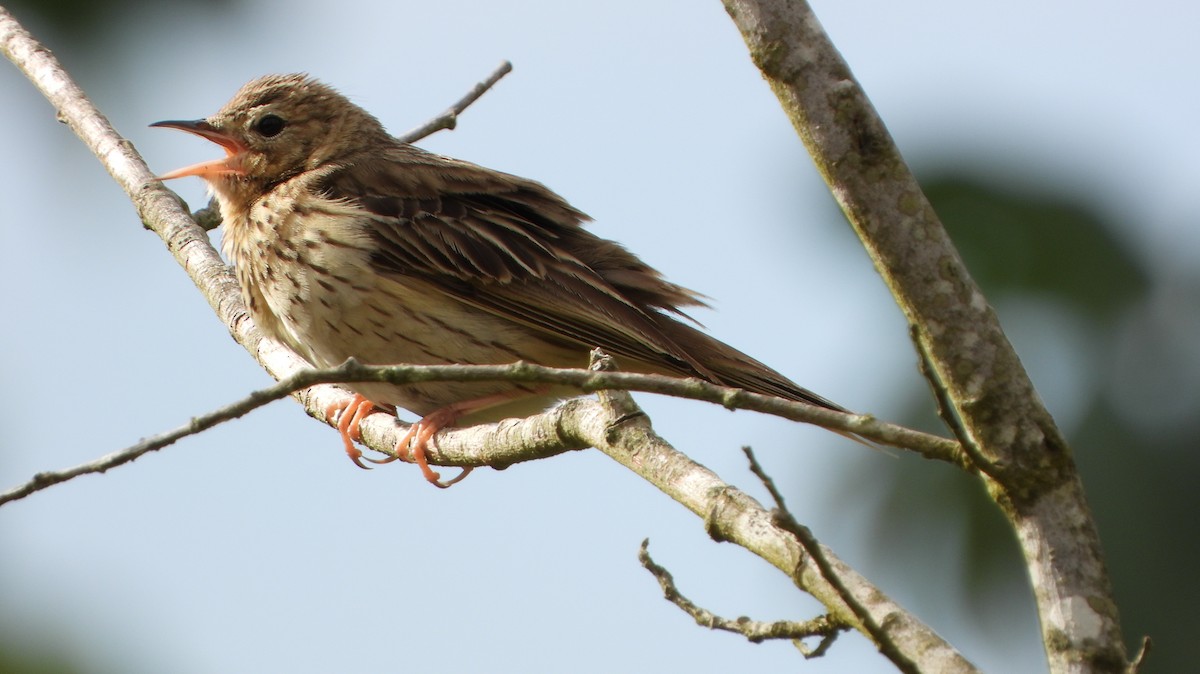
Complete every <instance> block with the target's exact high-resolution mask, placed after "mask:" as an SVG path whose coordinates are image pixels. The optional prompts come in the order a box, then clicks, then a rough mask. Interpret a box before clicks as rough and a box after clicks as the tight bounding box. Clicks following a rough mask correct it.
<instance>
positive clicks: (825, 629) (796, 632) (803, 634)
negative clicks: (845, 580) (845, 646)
mask: <svg viewBox="0 0 1200 674" xmlns="http://www.w3.org/2000/svg"><path fill="white" fill-rule="evenodd" d="M638 561H639V562H641V563H642V566H643V567H644V568H645V569H646V570H647V571H649V572H650V574H651V575H652V576H654V579H655V580H657V581H658V586H659V587H661V588H662V591H663V596H664V597H665V598H666V600H667V601H669V602H671V603H672V604H674V605H675V606H677V607H679V609H680V610H681V611H683V612H684V613H686V614H688V615H689V616H691V617H692V619H693V620H695V621H696V624H697V625H700V626H701V627H707V628H709V629H710V630H724V631H726V632H733V633H735V634H740V635H742V636H744V637H746V639H747V640H749V641H751V642H753V643H756V644H757V643H760V642H763V641H766V640H768V639H790V640H791V641H792V642H794V643H795V644H796V647H797V648H800V649H801V650H800V652H801V653H803V654H804V657H805V658H815V657H820V656H822V655H824V654H825V651H827V650H828V649H829V646H830V645H831V644H832V643H833V642H834V640H836V639H837V635H838V634H839V633H841V632H842V631H843V630H847V629H849V628H850V626H849V625H846V624H843V623H840V622H838V621H836V620H834V619H833V618H832V616H829V615H823V616H819V617H817V618H813V619H812V620H805V621H796V620H776V621H774V622H764V621H761V620H751V619H749V618H746V617H741V618H735V619H732V620H731V619H729V618H722V617H721V616H719V615H716V614H715V613H713V612H712V611H709V610H708V609H705V608H702V607H700V606H697V605H696V604H695V603H694V602H693V601H692V600H690V599H688V598H687V597H685V596H684V595H683V593H682V592H680V591H679V588H678V587H676V586H675V578H674V577H673V576H672V575H671V572H670V571H668V570H666V569H665V568H663V567H662V566H660V565H659V564H657V563H656V562H655V561H654V560H653V559H651V557H650V539H648V538H647V539H646V540H644V541H642V547H641V548H640V549H639V550H638ZM808 637H821V643H820V645H818V646H817V648H815V649H812V650H809V649H808V648H806V647H805V646H804V644H803V642H802V641H801V640H802V639H806V638H808Z"/></svg>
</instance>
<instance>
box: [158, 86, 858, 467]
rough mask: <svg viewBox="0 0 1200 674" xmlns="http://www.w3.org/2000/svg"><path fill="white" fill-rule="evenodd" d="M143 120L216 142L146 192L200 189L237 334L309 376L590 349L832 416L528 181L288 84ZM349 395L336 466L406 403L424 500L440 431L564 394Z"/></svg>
mask: <svg viewBox="0 0 1200 674" xmlns="http://www.w3.org/2000/svg"><path fill="white" fill-rule="evenodd" d="M152 126H160V127H169V128H175V129H182V130H184V131H189V132H191V133H194V134H196V135H199V136H201V137H204V138H207V139H208V140H210V141H213V142H215V143H216V144H218V145H220V146H221V147H222V148H224V150H225V155H226V156H225V157H224V158H221V159H217V160H213V161H208V162H203V163H200V164H195V165H193V166H188V167H186V168H182V169H179V170H176V171H172V172H170V173H167V174H165V175H163V176H162V179H163V180H167V179H171V178H181V177H184V176H199V177H201V178H203V179H204V180H206V181H207V182H208V184H209V186H210V188H211V190H212V192H213V193H214V194H215V196H216V199H217V202H218V204H219V206H220V210H221V217H222V221H223V226H224V228H225V230H224V235H223V249H224V252H225V255H226V257H227V258H228V259H229V260H230V261H231V262H232V263H233V266H234V268H235V270H236V272H237V278H238V281H239V282H240V285H241V289H242V297H243V299H244V300H245V303H246V306H247V308H248V309H249V312H250V315H251V316H252V317H253V319H254V322H255V323H256V324H257V325H258V327H259V328H260V329H261V330H262V331H263V332H264V333H266V334H267V335H268V336H270V337H272V338H274V339H276V340H278V341H280V342H282V343H284V344H286V345H287V346H289V347H290V348H291V349H292V350H294V351H295V352H296V353H297V354H299V355H300V356H301V357H302V358H303V359H304V360H306V361H308V362H309V363H311V364H312V365H314V366H316V367H330V366H334V365H338V364H340V363H342V362H343V361H345V360H346V359H347V358H349V357H354V358H356V359H358V360H359V361H361V362H364V363H369V364H375V365H385V364H397V363H418V364H447V363H469V364H499V363H511V362H514V361H518V360H524V361H528V362H532V363H540V364H543V365H549V366H555V367H584V366H586V364H587V359H588V352H589V350H590V349H592V348H593V347H600V348H601V349H603V350H604V351H605V352H607V353H609V354H611V355H613V356H615V357H616V358H617V360H618V362H619V363H620V365H621V367H622V368H623V369H626V370H631V371H636V372H650V373H660V374H668V375H676V376H683V377H699V378H701V379H704V380H707V381H710V382H713V383H716V384H721V385H725V386H732V387H738V388H743V389H746V390H748V391H752V392H755V393H763V394H767V395H773V396H779V397H782V398H786V399H789V400H795V401H801V402H805V403H809V404H812V405H817V406H820V407H825V408H829V409H834V410H842V408H840V407H838V406H837V405H835V404H833V403H831V402H829V401H828V400H826V399H824V398H822V397H820V396H818V395H816V394H814V393H812V392H811V391H808V390H806V389H804V388H801V387H800V386H797V385H796V384H795V383H793V382H791V381H790V380H788V379H787V378H786V377H784V376H783V375H781V374H779V373H778V372H776V371H774V370H772V369H771V368H769V367H767V366H766V365H763V364H762V363H760V362H758V361H757V360H754V359H753V358H751V357H749V356H747V355H745V354H743V353H741V352H740V351H738V350H736V349H734V348H732V347H730V346H728V345H726V344H723V343H722V342H719V341H717V340H716V339H713V338H712V337H709V336H708V335H706V334H705V333H703V332H701V331H700V330H698V329H696V328H695V327H692V326H691V325H689V324H688V323H685V322H683V321H682V320H680V319H681V318H686V316H684V315H683V313H682V311H681V308H683V307H688V306H695V305H701V304H703V303H702V302H701V301H700V299H699V298H698V296H697V295H696V293H694V292H692V291H690V290H688V289H686V288H683V287H680V286H678V285H675V284H673V283H670V282H669V281H666V280H665V279H663V277H662V276H661V275H660V274H659V273H658V272H657V271H655V270H654V269H652V268H651V267H650V266H648V265H646V264H645V263H644V262H642V261H641V260H640V259H638V258H637V257H636V256H634V255H633V254H632V253H630V252H629V251H627V250H626V249H625V248H623V247H622V246H621V245H620V244H618V243H615V242H613V241H609V240H607V239H603V238H600V237H598V236H596V235H595V234H592V233H591V232H589V231H587V230H586V229H584V228H583V227H582V224H583V223H584V222H586V221H587V220H588V217H587V216H586V215H584V214H583V213H581V212H580V211H578V210H576V209H575V208H573V207H572V206H571V205H570V204H568V203H567V202H566V201H565V200H563V198H562V197H560V196H558V195H557V194H555V193H554V192H551V191H550V190H549V189H547V188H546V187H544V186H543V185H542V184H540V183H537V182H534V181H532V180H526V179H524V178H519V177H517V176H513V175H509V174H506V173H501V172H499V171H493V170H491V169H487V168H483V167H481V166H477V165H475V164H470V163H468V162H464V161H459V160H457V159H451V158H448V157H442V156H439V155H436V154H431V153H429V152H426V151H424V150H421V149H419V148H416V147H414V146H412V145H408V144H405V143H403V142H400V141H398V140H396V139H395V138H393V137H392V136H391V135H389V134H388V133H387V131H385V130H384V128H383V125H382V124H380V123H379V121H378V120H377V119H375V117H373V116H371V115H370V114H369V113H368V112H367V111H365V110H363V109H362V108H360V107H358V106H357V105H355V104H353V103H351V102H350V101H349V100H348V99H346V98H345V97H344V96H342V95H341V94H339V93H337V92H336V91H334V90H333V89H332V88H330V87H328V86H326V85H324V84H322V83H320V82H317V81H315V80H313V79H311V78H309V77H307V76H305V75H271V76H267V77H262V78H259V79H256V80H254V81H252V82H250V83H248V84H246V85H245V86H244V87H242V89H241V90H240V91H238V92H237V94H236V95H235V96H234V97H233V99H232V100H231V101H229V103H228V104H226V105H225V107H224V108H222V109H221V110H220V111H219V112H217V113H216V114H215V115H213V116H211V117H209V118H207V119H202V120H195V121H164V122H157V123H156V124H153V125H152ZM349 388H350V389H351V390H352V391H354V392H355V394H356V395H355V397H354V399H353V401H352V402H351V403H349V404H348V405H346V406H345V407H342V408H341V409H340V410H339V409H337V408H331V409H330V410H328V415H327V416H328V417H329V418H333V415H334V414H335V413H338V412H339V411H340V414H341V417H340V419H339V424H338V428H339V431H340V432H341V434H342V437H343V440H344V443H345V447H346V452H347V454H349V455H350V458H351V459H353V461H354V462H355V463H356V464H357V465H359V466H360V467H364V468H365V467H366V466H365V465H364V464H363V463H362V459H363V458H364V457H363V456H362V453H361V452H360V451H359V450H358V449H357V448H356V447H355V446H354V442H353V440H357V439H359V438H358V423H359V421H360V420H361V419H362V418H363V417H364V416H365V415H366V414H368V413H370V412H371V411H372V410H373V409H374V408H375V407H382V408H385V409H388V410H394V408H403V409H406V410H409V411H411V412H414V413H416V414H418V415H422V416H423V418H422V419H421V421H419V422H418V423H417V424H415V425H414V426H413V427H412V429H410V431H409V432H408V434H407V435H406V436H405V437H404V439H402V440H401V441H400V443H399V444H398V445H397V447H396V454H397V455H398V456H405V457H408V458H409V459H410V460H412V461H413V462H415V463H417V464H418V465H419V466H420V467H421V470H422V472H423V473H424V475H425V477H426V478H427V479H428V480H429V481H430V482H432V483H434V484H437V485H439V486H448V485H447V484H446V483H442V482H441V481H440V476H439V475H438V474H437V473H435V472H433V470H432V469H430V468H429V465H428V462H427V460H426V445H427V443H428V442H429V441H430V439H431V438H432V437H433V434H434V433H436V432H437V431H438V430H440V429H441V428H443V427H445V426H447V425H451V424H454V423H456V422H468V423H473V422H478V421H488V420H494V419H499V418H504V417H505V416H516V415H526V414H531V413H534V412H537V411H540V410H541V409H543V408H544V407H545V406H547V405H548V404H549V403H550V402H552V401H553V400H555V399H559V398H563V397H566V396H568V395H570V391H566V390H555V389H553V388H550V387H546V386H535V385H528V384H521V383H515V382H506V381H496V382H471V383H458V382H432V383H420V384H407V385H403V386H399V385H392V384H381V383H355V384H350V385H349ZM367 460H369V461H374V462H376V463H384V462H386V461H390V460H392V459H391V458H388V459H384V460H375V459H367ZM464 474H465V471H464ZM461 477H462V476H459V477H458V478H456V479H455V480H454V481H457V480H458V479H461Z"/></svg>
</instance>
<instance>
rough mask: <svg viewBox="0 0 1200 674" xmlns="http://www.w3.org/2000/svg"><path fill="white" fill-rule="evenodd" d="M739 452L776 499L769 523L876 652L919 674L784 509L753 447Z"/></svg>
mask: <svg viewBox="0 0 1200 674" xmlns="http://www.w3.org/2000/svg"><path fill="white" fill-rule="evenodd" d="M742 451H743V452H745V454H746V458H747V459H749V461H750V472H752V473H754V475H755V476H756V477H758V479H759V480H760V481H761V482H762V483H763V486H764V487H766V488H767V491H768V492H770V493H771V498H772V499H773V500H774V501H775V509H774V510H772V511H771V522H772V523H774V524H775V525H776V526H778V527H779V528H780V529H783V530H784V531H787V532H788V533H790V534H792V535H793V536H795V537H796V541H797V542H799V543H800V547H802V548H804V552H805V554H807V555H808V556H809V558H810V559H812V561H813V563H814V564H815V565H816V566H817V569H818V570H819V571H820V573H821V577H822V578H824V579H825V582H827V583H829V585H830V586H831V587H833V589H834V590H835V591H836V592H837V594H838V596H839V597H840V598H841V600H842V601H843V602H845V604H846V606H847V607H849V608H850V611H851V612H852V613H853V614H854V617H855V618H856V619H857V620H858V622H859V624H861V625H862V628H863V631H865V632H866V633H867V636H869V637H871V640H872V641H874V642H875V644H876V645H877V646H878V647H879V651H880V652H881V653H883V655H884V656H886V657H887V658H888V659H889V660H891V661H892V664H894V665H896V667H897V668H899V669H900V671H902V672H909V674H921V668H920V667H919V666H918V665H917V663H915V662H913V661H912V660H911V659H910V658H909V657H908V656H907V655H906V654H905V653H904V651H903V650H902V649H901V648H899V647H898V646H897V645H896V643H895V642H894V641H893V640H892V635H891V634H889V633H888V631H887V630H885V629H883V628H882V627H881V626H880V625H879V623H878V622H877V621H876V620H875V618H874V616H872V615H871V612H870V611H869V610H867V607H866V606H864V605H863V604H862V602H860V601H859V600H858V597H856V596H855V595H854V593H853V592H851V591H850V588H848V587H847V586H846V584H845V583H844V582H843V581H842V578H841V576H839V575H838V573H837V571H835V570H834V568H833V565H832V564H830V562H829V560H828V559H827V558H826V556H825V551H824V548H822V547H821V543H820V542H819V541H818V540H817V538H816V536H813V533H812V531H810V530H809V529H808V527H806V526H804V525H802V524H800V522H799V521H797V520H796V518H795V517H794V516H792V513H791V511H790V510H788V508H787V504H786V503H784V501H783V494H781V493H780V492H779V490H778V489H777V488H776V487H775V481H774V480H773V479H771V476H770V475H768V474H767V472H766V471H765V470H763V467H762V466H761V465H760V464H759V463H758V459H756V458H755V456H754V450H752V449H750V448H749V447H742Z"/></svg>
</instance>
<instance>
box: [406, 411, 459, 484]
mask: <svg viewBox="0 0 1200 674" xmlns="http://www.w3.org/2000/svg"><path fill="white" fill-rule="evenodd" d="M459 414H460V410H459V409H458V408H456V407H453V406H452V407H447V408H443V409H440V410H437V411H436V412H432V413H430V414H428V415H426V416H425V417H424V418H423V419H421V420H420V421H418V422H417V423H415V424H413V425H412V427H410V428H409V429H408V432H407V433H405V434H404V437H402V438H400V441H399V442H397V443H396V456H397V457H401V456H404V455H405V454H407V458H406V459H405V460H406V461H411V462H412V463H415V464H417V467H418V468H420V469H421V474H422V475H424V476H425V480H426V481H427V482H429V484H432V485H433V486H435V487H438V488H439V489H445V488H447V487H449V486H451V485H453V484H457V483H458V482H460V481H462V479H463V478H465V477H466V476H467V475H468V474H469V473H470V472H471V468H470V467H467V468H463V470H462V472H461V473H459V474H458V475H457V476H455V478H454V479H452V480H450V481H448V482H442V475H441V473H438V472H437V471H435V470H433V469H432V468H430V467H429V459H428V458H427V457H426V453H425V448H426V447H427V446H428V445H429V443H430V442H432V441H433V436H434V435H435V434H436V433H437V432H438V431H440V430H442V429H443V428H445V427H446V426H449V425H450V424H452V423H454V420H455V419H456V418H458V415H459ZM405 449H407V451H404V450H405Z"/></svg>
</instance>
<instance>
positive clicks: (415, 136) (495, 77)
mask: <svg viewBox="0 0 1200 674" xmlns="http://www.w3.org/2000/svg"><path fill="white" fill-rule="evenodd" d="M510 72H512V63H509V62H508V61H505V62H504V63H501V64H500V67H498V68H496V70H495V71H494V72H492V74H491V75H488V77H487V79H485V80H483V81H482V82H480V83H479V84H476V85H475V88H474V89H472V90H471V91H470V93H468V94H467V95H466V96H463V97H462V98H460V99H459V100H458V102H457V103H455V104H454V105H452V106H450V107H449V108H447V109H446V111H445V112H443V113H442V114H440V115H438V116H437V117H434V118H433V119H431V120H429V121H428V122H425V123H424V124H422V125H421V126H418V127H417V128H415V129H413V130H411V131H409V132H407V133H405V134H403V135H400V136H397V138H399V139H400V140H401V141H403V142H405V143H415V142H417V141H419V140H421V139H422V138H425V137H426V136H430V135H433V134H434V133H437V132H438V131H441V130H442V129H450V130H453V129H454V128H455V127H457V126H458V116H459V115H461V114H462V112H463V110H466V109H467V108H468V107H470V105H471V104H472V103H474V102H475V101H477V100H479V97H480V96H482V95H484V94H485V93H487V90H488V89H491V88H492V87H493V86H495V85H496V83H497V82H499V81H500V78H502V77H504V76H505V75H507V74H509V73H510Z"/></svg>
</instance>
